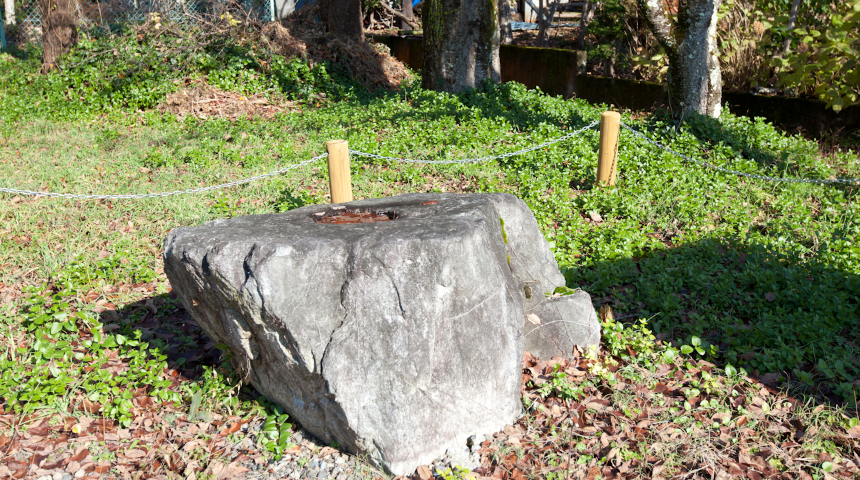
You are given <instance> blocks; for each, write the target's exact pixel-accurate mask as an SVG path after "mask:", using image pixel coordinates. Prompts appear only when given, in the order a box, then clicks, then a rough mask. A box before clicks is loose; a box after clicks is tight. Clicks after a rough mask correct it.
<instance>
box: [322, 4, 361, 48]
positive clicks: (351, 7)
mask: <svg viewBox="0 0 860 480" xmlns="http://www.w3.org/2000/svg"><path fill="white" fill-rule="evenodd" d="M323 3H325V4H327V5H325V7H324V8H322V9H321V10H320V18H323V19H325V26H326V30H328V31H329V33H331V34H332V35H335V36H337V37H340V38H341V39H344V40H352V41H354V42H363V41H364V26H363V25H362V23H361V19H362V15H361V0H326V1H324V2H323Z"/></svg>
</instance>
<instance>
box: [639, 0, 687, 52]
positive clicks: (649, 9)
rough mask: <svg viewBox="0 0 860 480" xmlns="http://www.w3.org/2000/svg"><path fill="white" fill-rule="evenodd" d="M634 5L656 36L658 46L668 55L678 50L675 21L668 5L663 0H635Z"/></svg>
mask: <svg viewBox="0 0 860 480" xmlns="http://www.w3.org/2000/svg"><path fill="white" fill-rule="evenodd" d="M636 5H637V6H638V7H639V12H640V13H641V14H642V16H643V17H645V21H646V22H647V23H648V26H649V27H651V32H652V33H653V34H654V36H655V37H656V38H657V42H659V43H660V46H662V47H663V49H664V50H666V53H667V54H669V55H670V56H674V55H675V53H676V52H677V50H678V42H677V41H676V40H675V33H676V32H675V31H674V30H675V28H676V27H677V25H675V22H674V21H673V20H672V17H671V15H670V14H669V7H667V6H666V3H665V2H664V1H663V0H637V2H636Z"/></svg>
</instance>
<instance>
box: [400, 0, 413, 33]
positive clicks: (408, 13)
mask: <svg viewBox="0 0 860 480" xmlns="http://www.w3.org/2000/svg"><path fill="white" fill-rule="evenodd" d="M401 1H402V2H403V16H404V17H406V18H408V19H410V20H412V0H401ZM400 28H402V29H403V30H411V29H412V25H409V23H407V22H406V20H400Z"/></svg>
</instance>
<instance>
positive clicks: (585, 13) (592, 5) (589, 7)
mask: <svg viewBox="0 0 860 480" xmlns="http://www.w3.org/2000/svg"><path fill="white" fill-rule="evenodd" d="M595 10H597V2H590V1H589V0H585V5H583V6H582V17H580V19H579V38H578V39H577V42H578V43H579V49H580V50H585V35H586V34H588V22H590V21H591V17H593V16H594V11H595Z"/></svg>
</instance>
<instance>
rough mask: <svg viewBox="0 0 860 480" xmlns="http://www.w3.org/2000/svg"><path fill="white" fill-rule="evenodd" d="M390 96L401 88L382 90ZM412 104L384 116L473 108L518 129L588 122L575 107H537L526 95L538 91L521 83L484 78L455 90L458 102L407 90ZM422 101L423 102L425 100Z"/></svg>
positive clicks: (438, 114) (457, 114)
mask: <svg viewBox="0 0 860 480" xmlns="http://www.w3.org/2000/svg"><path fill="white" fill-rule="evenodd" d="M385 95H388V96H390V97H392V98H394V97H402V96H403V93H402V92H393V93H386V94H385ZM408 95H410V99H411V102H412V107H413V108H411V109H409V111H408V112H397V113H395V114H393V115H391V116H389V117H387V118H384V120H389V121H393V122H397V121H400V120H404V119H408V120H412V119H415V118H421V119H424V120H429V121H438V120H442V119H446V118H454V119H455V120H456V121H458V122H459V121H462V120H465V119H467V118H468V117H470V116H473V115H475V113H476V112H477V113H478V115H479V116H480V117H481V118H497V119H502V120H505V121H506V122H507V123H508V124H510V125H511V126H513V127H514V128H516V129H518V130H527V129H532V128H535V127H537V126H539V125H546V124H550V125H565V126H567V127H568V128H569V129H576V128H581V127H584V126H585V125H587V124H589V123H591V121H589V120H587V119H585V118H584V117H583V116H582V115H581V114H580V112H578V111H577V110H576V109H574V110H572V111H571V109H569V108H568V109H560V110H557V111H547V110H546V109H544V108H540V107H541V104H540V101H539V100H538V99H536V98H530V97H531V96H532V95H540V94H537V93H536V92H528V93H527V89H526V87H525V86H523V85H521V84H518V83H514V82H507V83H493V82H486V83H484V84H483V85H482V86H481V87H478V88H475V89H472V90H467V91H464V92H460V93H457V94H455V97H456V99H457V100H458V102H450V101H449V102H439V101H438V98H437V97H436V96H435V94H434V93H429V96H428V97H427V98H422V97H423V96H422V90H420V89H416V90H414V91H410V92H408ZM372 101H374V99H370V98H368V99H364V100H362V102H364V103H365V104H369V103H371V102H372ZM425 102H426V104H425Z"/></svg>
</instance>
